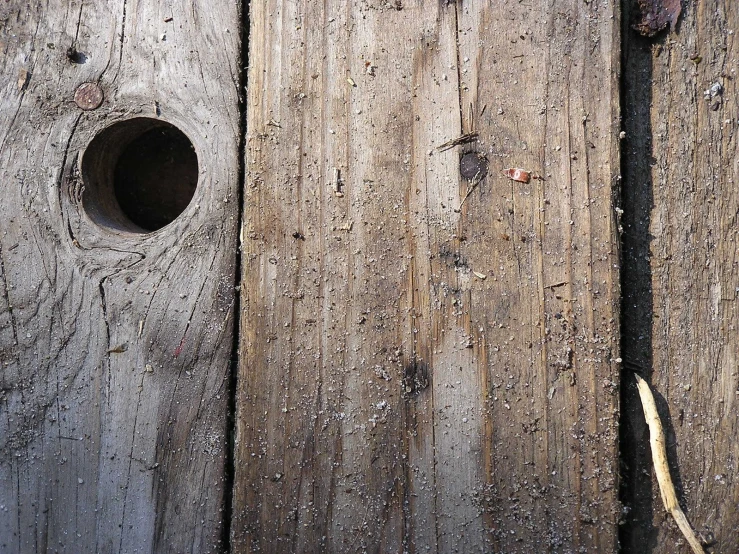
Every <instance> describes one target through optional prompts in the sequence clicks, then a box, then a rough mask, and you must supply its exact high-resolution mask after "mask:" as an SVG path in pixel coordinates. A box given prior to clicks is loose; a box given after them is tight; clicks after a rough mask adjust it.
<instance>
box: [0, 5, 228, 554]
mask: <svg viewBox="0 0 739 554" xmlns="http://www.w3.org/2000/svg"><path fill="white" fill-rule="evenodd" d="M0 11H1V12H2V17H1V18H0V19H1V20H2V37H1V38H0V40H2V52H3V56H2V61H0V64H1V65H2V71H0V74H1V75H2V78H1V81H0V95H1V96H0V183H2V190H3V192H2V196H1V197H0V221H2V226H1V227H0V363H1V364H2V372H0V384H1V389H2V395H1V396H0V414H2V417H0V499H2V500H1V501H0V502H1V503H2V505H3V506H2V509H0V550H2V551H3V552H46V551H54V552H56V551H59V552H152V551H157V552H164V551H172V552H207V551H213V550H215V549H217V548H219V544H222V540H223V537H222V534H223V528H224V523H223V514H222V511H223V503H224V483H223V479H224V453H225V451H226V444H227V438H226V432H227V428H226V422H227V403H228V382H229V381H228V374H229V364H230V355H231V349H232V341H233V329H232V328H233V324H232V323H233V322H232V319H233V318H232V308H233V303H234V292H233V285H234V276H235V275H234V271H235V269H234V266H235V263H234V258H235V248H236V245H237V239H236V236H237V233H236V229H237V217H238V208H237V206H236V204H237V202H236V198H237V191H238V179H239V166H240V164H239V159H238V158H239V156H238V142H239V108H238V91H237V88H238V84H237V83H238V77H237V76H238V67H237V65H238V58H239V34H240V33H239V19H238V13H237V8H236V6H235V5H234V3H233V2H218V3H216V4H215V5H214V4H213V3H212V2H200V1H196V2H180V1H168V2H150V1H143V0H142V1H135V0H123V1H120V0H119V1H113V0H111V1H109V2H79V1H78V2H61V1H50V2H43V3H42V2H35V1H34V2H3V5H2V7H0ZM19 76H21V77H22V78H21V79H19ZM86 81H90V82H93V83H96V84H97V85H99V87H100V88H101V89H102V91H103V92H104V95H105V100H104V102H103V104H102V106H101V107H99V108H98V109H96V110H91V111H83V110H81V109H80V108H79V107H78V106H77V104H76V103H75V101H74V97H75V91H76V90H77V87H78V86H79V85H80V84H81V83H83V82H86ZM93 88H94V87H93ZM81 103H82V104H83V105H84V102H81ZM93 104H94V102H93ZM134 117H149V118H153V120H154V123H153V125H154V126H156V125H158V123H156V121H157V120H158V121H167V122H170V123H172V124H174V125H176V126H177V127H179V128H180V129H181V130H182V131H183V132H184V133H185V135H187V137H189V139H190V140H191V141H192V144H193V146H194V150H195V153H196V155H197V161H198V164H199V170H196V171H199V173H198V172H196V173H193V174H191V175H190V176H191V177H193V175H194V178H193V179H199V185H198V187H197V190H196V192H195V196H194V198H193V200H192V202H190V204H189V205H188V206H187V208H186V209H185V211H184V213H183V214H182V216H180V217H179V218H178V219H176V220H175V222H173V223H172V224H170V225H169V226H167V227H165V228H163V229H161V230H158V231H155V232H152V233H141V232H137V230H136V229H135V228H133V227H132V226H131V224H130V222H129V223H126V219H125V218H124V217H122V216H121V217H119V216H120V213H118V212H115V210H116V208H115V204H112V205H111V206H112V207H111V206H108V208H106V207H105V205H104V204H103V200H104V198H102V197H98V198H97V199H96V198H95V194H94V189H95V187H94V186H93V182H92V179H93V176H94V174H95V171H96V170H95V169H94V168H93V167H92V166H94V165H95V163H96V162H95V160H94V159H93V158H94V156H95V155H94V154H90V153H89V152H90V150H89V149H87V150H86V148H87V146H88V143H89V142H90V141H91V139H92V138H93V137H94V136H95V135H96V134H97V133H98V132H100V131H101V130H102V129H104V128H106V127H107V126H109V125H111V124H113V123H117V122H121V121H124V120H129V119H131V118H134ZM139 121H141V120H139ZM149 124H152V123H151V121H150V122H149ZM157 128H158V129H159V132H166V128H164V127H157ZM142 129H143V128H139V129H138V130H134V131H133V132H134V134H137V133H139V132H140V131H142ZM133 138H134V136H133V135H130V134H129V135H126V136H124V135H119V136H118V137H117V138H114V139H111V140H110V142H109V143H107V144H106V145H105V147H104V148H101V152H108V153H111V152H113V153H120V151H121V146H122V144H123V143H122V142H121V141H123V140H126V141H130V140H131V139H133ZM153 140H154V141H155V142H156V141H157V140H159V139H157V138H156V137H154V139H153ZM161 140H165V139H161ZM158 144H160V146H161V145H164V146H165V152H164V154H166V156H164V154H163V159H162V160H161V161H162V163H164V164H165V166H164V168H165V169H163V170H162V173H161V174H160V175H159V176H158V177H157V179H158V181H155V182H154V183H153V185H154V187H155V188H156V186H157V183H159V182H166V183H167V186H170V185H171V187H173V188H171V189H166V190H164V192H163V194H164V200H162V202H163V203H164V204H166V203H167V202H168V201H169V199H171V197H174V196H176V194H177V193H178V191H179V187H180V185H181V179H180V177H181V175H180V173H178V172H179V171H181V170H182V168H181V167H180V166H179V165H178V164H176V163H174V162H172V158H170V157H169V156H170V154H172V152H174V153H175V154H176V153H177V152H180V153H181V151H180V150H177V149H176V147H174V146H172V145H171V144H170V143H168V142H167V143H166V144H165V143H158ZM167 148H170V150H172V152H170V151H169V150H166V149H167ZM186 150H187V149H185V151H186ZM150 153H151V150H143V151H138V152H135V153H134V154H133V156H134V157H133V160H132V162H131V163H130V164H129V165H128V166H126V167H124V168H123V169H122V170H126V171H133V172H134V173H135V172H136V171H137V170H138V169H139V165H140V164H144V163H150V162H151V160H150V159H149V158H151V156H149V158H147V156H148V155H149V154H150ZM172 155H174V154H172ZM185 155H187V154H185ZM189 155H190V156H192V154H189ZM85 156H87V157H85ZM110 156H111V159H108V160H105V159H104V156H103V158H102V159H101V160H102V161H100V164H101V165H100V168H98V169H100V170H101V171H103V174H100V175H97V177H98V178H99V179H100V181H99V184H104V183H109V182H110V179H111V178H112V175H113V167H112V165H110V164H112V163H113V162H114V161H115V155H113V154H110ZM144 160H149V161H147V162H145V161H144ZM154 161H155V162H156V161H157V160H154ZM88 163H89V164H91V165H90V166H88V168H89V171H88V172H87V173H85V171H86V170H85V164H88ZM151 163H153V162H151ZM106 164H108V165H106ZM166 164H169V165H166ZM80 168H82V171H83V174H82V176H80V174H79V170H80ZM105 172H108V173H107V174H105ZM116 179H118V177H116ZM193 182H194V180H193ZM81 186H84V187H85V189H84V192H82V189H81ZM80 199H81V202H80ZM143 204H144V203H143V202H142V206H143ZM164 204H163V205H164ZM143 207H145V206H143ZM114 212H115V213H117V214H118V215H117V216H115V217H117V219H118V221H117V222H115V221H113V219H114V218H113V216H114V215H115V213H114ZM106 213H107V217H109V221H108V223H109V225H108V226H102V227H101V226H100V225H98V224H97V223H95V222H93V221H92V219H91V218H97V221H98V222H101V221H103V219H104V218H105V217H106V215H105V214H106ZM139 231H140V229H139Z"/></svg>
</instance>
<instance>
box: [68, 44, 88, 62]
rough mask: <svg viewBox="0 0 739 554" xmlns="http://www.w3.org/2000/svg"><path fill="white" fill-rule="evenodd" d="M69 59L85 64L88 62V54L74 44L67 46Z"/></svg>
mask: <svg viewBox="0 0 739 554" xmlns="http://www.w3.org/2000/svg"><path fill="white" fill-rule="evenodd" d="M67 59H68V60H69V61H70V62H71V63H76V64H83V63H86V62H87V54H85V53H84V52H80V51H79V50H77V49H76V48H75V47H74V46H70V47H69V48H67Z"/></svg>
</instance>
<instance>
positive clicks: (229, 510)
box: [221, 1, 249, 552]
mask: <svg viewBox="0 0 739 554" xmlns="http://www.w3.org/2000/svg"><path fill="white" fill-rule="evenodd" d="M238 19H239V42H240V44H239V60H238V78H237V79H236V80H235V82H234V84H235V85H236V86H237V87H238V90H237V93H236V94H237V98H238V103H239V104H238V107H239V137H238V141H239V144H238V149H239V152H238V175H237V180H238V183H239V184H238V190H237V191H236V205H237V219H236V229H237V230H238V232H237V233H236V244H235V245H234V252H235V253H236V263H235V267H234V290H235V293H234V300H233V308H232V309H233V318H234V329H233V341H232V344H231V359H230V363H229V375H228V392H227V394H228V402H227V407H226V410H227V413H226V454H225V456H224V464H225V467H224V472H223V487H224V494H223V507H222V513H223V527H222V536H221V543H222V544H223V551H224V552H230V551H231V524H232V521H233V490H234V486H235V472H236V466H235V465H236V459H235V452H236V450H235V447H236V390H237V385H238V373H239V341H240V338H241V284H242V282H243V279H242V271H243V267H244V266H243V264H242V260H241V256H242V244H241V240H242V236H243V235H242V232H243V224H244V189H245V187H246V171H247V168H248V167H247V163H246V133H247V128H246V87H247V74H248V72H247V70H246V68H247V66H248V61H249V4H248V3H247V2H246V1H244V2H240V3H239V8H238Z"/></svg>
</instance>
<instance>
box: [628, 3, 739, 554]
mask: <svg viewBox="0 0 739 554" xmlns="http://www.w3.org/2000/svg"><path fill="white" fill-rule="evenodd" d="M738 29H739V6H737V5H736V3H734V2H718V3H708V2H690V3H688V4H686V5H685V10H684V12H683V15H682V18H681V22H680V24H679V26H678V32H677V33H670V34H666V35H663V36H661V37H659V38H658V40H656V41H655V42H653V43H646V42H645V41H643V39H639V38H635V37H634V36H633V35H629V37H628V41H627V44H628V48H627V57H626V60H627V65H629V66H630V67H631V68H632V69H631V70H629V73H631V72H640V73H641V74H642V76H643V78H642V79H641V80H640V81H639V82H638V84H636V83H635V84H633V85H632V86H631V91H630V92H629V95H628V97H627V98H626V102H627V109H628V110H629V111H628V112H627V117H632V119H631V123H630V126H631V128H630V129H629V130H628V132H629V134H628V135H627V139H626V144H625V147H624V150H625V153H626V156H625V161H626V162H627V164H628V166H627V169H626V172H627V174H628V177H629V178H628V180H627V181H626V182H625V184H624V188H625V189H629V190H631V191H632V193H631V195H630V198H632V199H633V200H634V201H636V202H635V203H633V204H632V203H629V204H628V205H625V206H624V208H625V209H627V210H632V211H633V216H632V218H631V219H630V222H629V223H630V225H629V226H628V227H626V228H625V231H626V233H627V234H631V235H632V236H634V237H635V238H634V240H633V241H632V247H633V248H631V249H630V251H627V252H626V253H625V254H626V257H625V261H627V262H630V261H631V260H632V259H636V257H637V256H638V258H640V259H642V260H647V262H640V263H641V265H642V271H641V272H640V274H632V278H633V283H632V284H631V285H630V289H631V290H632V291H633V292H632V293H631V294H629V295H628V296H627V297H625V305H626V307H627V312H626V313H628V310H631V309H638V310H640V311H641V310H644V309H645V307H646V309H647V310H648V312H647V313H646V314H645V315H646V316H647V317H644V318H642V322H643V323H642V324H640V325H638V326H637V327H635V328H634V329H635V330H637V331H638V334H639V335H640V336H641V339H640V340H638V341H637V340H636V339H634V338H632V339H630V343H633V345H634V348H633V349H632V352H630V354H631V356H632V360H631V361H633V362H635V363H637V364H638V365H640V366H642V369H643V370H644V371H643V374H644V375H645V377H646V378H647V380H648V381H649V382H650V385H651V386H652V389H653V390H654V391H655V393H656V396H657V407H658V408H659V409H660V416H661V418H662V420H663V422H665V423H666V425H665V428H666V432H667V441H666V442H667V448H668V451H667V454H668V459H669V462H670V465H671V469H672V476H673V479H674V480H675V482H676V486H677V489H678V499H679V501H680V503H681V505H682V507H683V509H684V510H685V513H686V515H687V518H688V520H689V521H690V523H691V524H692V526H693V527H694V528H695V529H696V531H697V532H698V533H699V534H702V536H703V538H704V539H709V543H711V546H712V548H713V550H714V551H715V552H737V551H739V527H738V526H737V521H739V508H738V507H739V471H737V463H738V460H739V443H737V441H736V436H737V433H739V419H738V418H737V402H738V401H739V394H738V393H737V391H739V371H738V370H737V363H738V359H737V342H738V341H739V335H738V334H737V329H738V328H739V310H738V309H737V290H738V289H737V283H738V282H739V281H738V279H739V273H738V271H739V265H738V260H737V249H736V240H737V213H739V191H738V190H737V182H738V180H739V174H738V173H737V172H738V171H739V165H737V117H739V108H738V106H737V102H736V98H737V93H738V92H739V91H738V90H737V74H736V60H737V56H739V43H737V40H736V32H737V30H738ZM716 84H718V88H715V85H716ZM711 87H714V93H712V92H710V91H711ZM706 92H708V93H706ZM639 99H640V100H639ZM635 100H639V102H640V103H641V105H643V106H647V107H649V109H648V110H643V111H642V112H641V113H640V114H639V116H638V117H633V114H634V112H632V111H631V109H630V106H631V105H632V102H634V101H635ZM645 136H650V137H651V141H650V142H647V141H646V140H644V137H645ZM625 288H626V287H625ZM637 304H639V305H640V307H639V308H635V306H636V305H637ZM650 312H651V313H650ZM625 340H626V339H625ZM629 411H630V410H629ZM631 419H632V421H631V423H630V425H631V427H632V429H633V435H634V436H635V437H636V439H637V440H640V441H644V440H645V438H646V436H647V435H646V430H645V429H644V423H643V422H641V423H637V421H636V418H633V417H632V418H631ZM640 419H641V418H640ZM635 458H636V457H635ZM635 458H633V459H630V460H629V462H633V465H634V466H636V467H637V469H635V470H633V472H632V474H631V475H630V476H629V478H628V479H627V481H628V482H627V483H626V485H627V487H628V488H629V489H631V491H632V492H631V496H630V499H631V500H632V501H633V504H632V503H631V502H630V505H629V507H630V508H633V510H632V513H633V514H634V517H633V519H630V520H629V521H628V524H629V525H628V526H627V527H626V529H627V530H629V532H628V534H627V535H626V537H625V540H624V547H625V548H626V551H627V552H643V551H644V550H645V549H646V548H647V547H648V548H649V550H650V552H653V553H655V554H658V553H667V552H686V553H687V552H690V549H689V547H688V545H687V544H685V543H684V542H683V543H682V546H680V547H679V548H676V544H680V532H679V530H678V529H677V527H676V526H675V525H674V523H673V522H672V521H671V520H670V519H669V518H668V517H667V516H666V514H665V513H664V511H663V510H662V507H661V503H660V500H659V491H658V489H657V483H656V481H654V480H653V479H651V480H650V479H649V478H648V477H646V478H645V477H644V475H643V474H642V475H639V473H641V472H640V471H639V468H641V467H643V464H642V465H641V466H640V465H639V462H638V461H637V460H636V459H635ZM647 475H649V474H647ZM638 489H641V490H646V491H647V494H648V495H649V493H651V499H650V498H649V496H647V498H646V499H645V498H641V497H640V496H639V494H638V493H637V492H636V491H637V490H638ZM650 501H651V502H650ZM645 502H647V503H650V504H651V507H652V508H651V510H649V506H648V505H647V508H646V509H645V508H644V503H645ZM645 514H646V517H645Z"/></svg>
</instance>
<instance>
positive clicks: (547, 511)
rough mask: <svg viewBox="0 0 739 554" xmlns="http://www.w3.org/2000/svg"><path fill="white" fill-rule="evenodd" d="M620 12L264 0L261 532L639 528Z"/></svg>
mask: <svg viewBox="0 0 739 554" xmlns="http://www.w3.org/2000/svg"><path fill="white" fill-rule="evenodd" d="M618 16H619V13H618V6H617V3H614V2H608V1H606V2H591V3H583V2H577V1H565V2H557V3H556V4H554V3H547V2H533V3H527V4H521V3H519V2H494V3H491V2H483V1H469V2H420V1H406V2H402V3H401V2H385V1H382V2H379V1H361V2H348V1H344V0H330V1H327V2H323V3H317V2H304V3H296V2H284V1H281V0H271V1H267V2H259V3H253V4H252V7H251V16H250V18H251V21H250V24H251V31H250V33H251V34H250V36H251V39H250V41H251V43H250V69H249V93H248V108H247V111H248V117H247V130H248V134H247V137H248V138H247V148H248V152H247V163H248V167H247V188H246V191H245V217H244V221H245V227H244V233H243V241H244V242H243V256H244V257H243V268H244V273H243V276H242V279H243V280H242V303H243V304H242V306H243V310H242V314H241V328H242V330H243V335H242V337H241V339H240V344H241V359H240V370H239V372H240V373H239V385H238V391H237V406H238V407H237V444H236V483H235V490H234V513H233V527H232V543H233V545H234V547H235V548H236V550H237V551H257V550H265V551H275V552H277V551H292V552H305V551H316V550H318V549H320V550H322V551H329V552H353V551H373V552H380V551H381V552H396V551H408V552H416V551H418V552H451V551H460V552H477V551H496V552H497V551H500V552H535V551H542V550H543V549H545V550H547V551H551V552H569V551H573V550H581V551H589V552H596V551H597V552H609V551H614V550H615V548H616V528H617V520H618V509H617V490H616V489H617V487H616V479H617V475H616V474H617V466H616V435H617V415H618V414H617V406H618V394H617V391H618V384H617V382H618V369H617V366H616V362H615V361H614V358H615V357H616V356H617V351H618V350H617V349H618V312H617V304H618V279H617V275H618V256H617V249H616V247H615V244H616V224H615V219H614V217H615V216H614V212H613V202H612V193H613V190H614V186H615V185H616V181H617V178H618V173H619V156H618V144H617V136H618V130H619V112H618V105H619V87H618V69H619V66H618V64H619V44H620V42H619V32H620V29H619V17H618ZM473 131H474V132H477V133H478V139H477V141H476V142H472V143H467V144H464V145H462V146H457V147H454V148H451V149H449V150H445V151H442V150H441V149H438V148H437V147H439V146H440V145H442V144H443V143H444V142H446V141H448V140H449V139H454V138H456V137H459V136H460V135H462V134H463V133H470V132H473ZM466 152H473V153H478V154H479V155H481V156H484V157H486V158H487V163H488V164H489V170H488V172H487V176H485V177H484V178H483V179H482V181H481V182H480V183H479V186H476V187H475V189H474V190H473V191H472V192H471V193H470V194H469V197H468V198H467V200H466V201H464V203H463V198H464V197H465V196H466V193H467V191H468V190H469V188H470V187H472V186H473V183H474V181H475V176H476V174H477V170H476V169H475V170H474V171H473V172H472V173H473V174H468V177H467V178H463V177H461V176H460V156H461V155H462V154H463V153H466ZM468 161H471V162H472V163H473V165H474V163H476V162H475V158H472V159H471V160H468ZM516 166H520V167H522V168H525V169H528V170H530V171H532V172H536V173H538V174H539V176H541V177H542V179H541V180H538V179H534V180H531V181H530V182H528V183H520V182H515V181H511V180H509V179H507V178H506V177H505V176H504V175H503V174H502V172H501V170H502V169H504V168H506V167H516ZM483 173H484V172H483ZM460 206H461V207H460Z"/></svg>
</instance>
